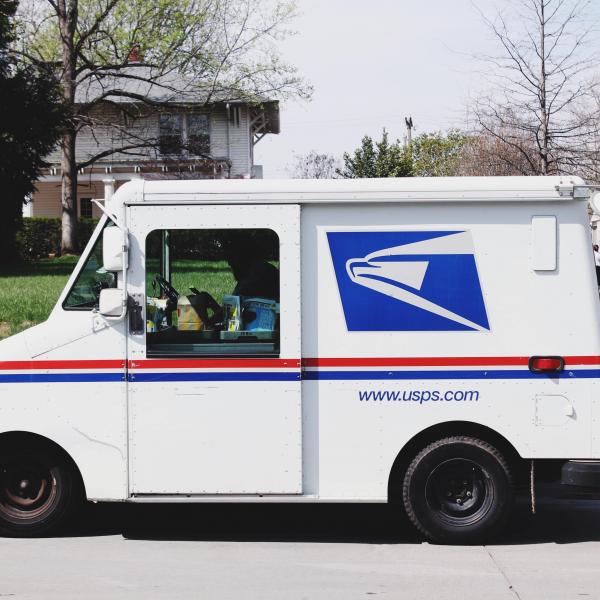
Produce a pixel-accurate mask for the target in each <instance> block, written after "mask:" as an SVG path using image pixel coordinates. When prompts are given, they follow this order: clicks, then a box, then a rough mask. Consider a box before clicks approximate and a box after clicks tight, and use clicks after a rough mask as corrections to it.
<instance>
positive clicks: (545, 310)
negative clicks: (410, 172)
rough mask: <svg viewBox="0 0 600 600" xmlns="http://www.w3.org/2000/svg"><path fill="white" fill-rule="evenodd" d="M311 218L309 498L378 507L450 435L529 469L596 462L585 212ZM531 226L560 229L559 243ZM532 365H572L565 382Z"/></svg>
mask: <svg viewBox="0 0 600 600" xmlns="http://www.w3.org/2000/svg"><path fill="white" fill-rule="evenodd" d="M302 217H303V218H302V244H303V261H302V286H303V297H302V312H303V314H302V322H303V340H302V343H303V359H304V365H305V370H304V378H305V381H304V383H303V405H304V423H305V428H304V431H305V433H304V435H305V439H304V448H305V451H304V452H305V454H304V457H305V458H304V461H305V488H306V490H305V491H308V492H310V493H316V494H319V496H321V497H323V498H329V497H331V498H374V499H378V498H384V497H385V496H386V495H387V482H388V476H389V473H390V469H391V466H392V464H393V461H394V459H395V457H396V456H397V454H398V452H399V451H400V450H401V448H402V447H403V446H404V444H405V443H406V442H407V441H408V440H410V439H411V438H412V437H413V436H414V435H416V434H418V433H419V432H420V431H422V430H423V429H425V428H427V427H429V426H431V425H434V424H437V423H442V422H451V421H470V422H473V423H478V424H482V425H485V426H487V427H490V428H492V429H494V430H495V431H497V432H498V433H500V434H501V435H503V436H504V437H505V438H506V439H507V440H508V441H509V442H510V443H511V444H513V445H514V447H515V448H516V449H517V451H518V452H519V453H520V454H521V456H522V457H524V458H573V457H588V458H593V457H599V456H600V447H599V445H598V443H597V437H596V439H595V442H594V445H593V447H592V431H591V427H592V402H593V397H594V392H595V391H596V389H597V383H596V382H597V380H598V377H599V376H600V364H599V362H600V360H599V355H600V338H599V336H598V331H599V326H600V311H599V302H598V289H597V285H596V278H595V272H594V266H593V260H592V254H591V239H590V230H589V223H588V220H587V212H586V206H585V204H584V203H582V202H580V203H576V202H573V201H569V202H553V203H552V204H550V203H548V204H543V203H535V204H533V203H525V202H524V203H522V204H518V205H517V204H514V205H511V206H510V211H509V210H507V208H506V205H503V204H501V203H489V202H486V203H485V205H484V204H483V203H481V204H471V205H461V204H459V203H458V204H457V203H453V204H452V205H451V206H450V205H447V204H416V203H415V204H408V205H378V204H375V203H373V204H371V205H369V204H361V205H346V206H343V207H342V206H335V207H334V206H331V205H320V206H317V205H309V206H306V207H304V209H303V213H302ZM538 217H556V235H555V236H554V238H553V236H552V235H551V233H552V231H551V228H550V229H549V228H548V221H549V220H548V219H543V221H544V226H543V228H544V231H543V235H541V236H540V235H539V230H536V229H537V226H536V219H537V218H538ZM553 240H554V241H553ZM540 244H550V245H551V246H547V247H540ZM552 244H554V245H553V246H552ZM552 252H555V253H556V264H555V267H556V268H554V269H552V266H553V265H552V260H551V258H552ZM540 257H541V258H540ZM549 257H550V259H549ZM540 260H541V262H540ZM540 267H541V268H540ZM536 355H543V356H551V355H558V356H562V357H565V358H566V368H565V371H564V372H563V373H561V374H560V375H559V376H549V375H546V374H535V373H532V372H531V371H530V370H529V368H528V359H529V357H531V356H536Z"/></svg>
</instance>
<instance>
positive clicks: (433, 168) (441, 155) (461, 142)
mask: <svg viewBox="0 0 600 600" xmlns="http://www.w3.org/2000/svg"><path fill="white" fill-rule="evenodd" d="M468 140H469V138H468V136H466V135H465V134H464V133H462V132H461V131H459V130H457V129H452V130H450V131H448V133H446V134H444V133H441V132H436V133H424V134H422V135H420V136H418V137H417V138H415V139H414V140H413V141H412V143H411V145H410V154H411V156H412V165H413V175H414V176H415V177H454V176H456V175H459V174H460V170H461V163H462V158H463V150H464V148H465V146H466V145H467V143H468Z"/></svg>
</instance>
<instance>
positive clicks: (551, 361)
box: [529, 356, 565, 373]
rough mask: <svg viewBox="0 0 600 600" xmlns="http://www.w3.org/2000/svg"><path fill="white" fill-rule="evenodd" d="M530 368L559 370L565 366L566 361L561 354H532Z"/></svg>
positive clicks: (543, 370) (547, 370)
mask: <svg viewBox="0 0 600 600" xmlns="http://www.w3.org/2000/svg"><path fill="white" fill-rule="evenodd" d="M529 368H530V369H531V370H532V371H536V372H544V373H549V372H557V371H562V370H563V369H564V368H565V361H564V359H563V358H561V357H560V356H532V357H531V358H530V359H529Z"/></svg>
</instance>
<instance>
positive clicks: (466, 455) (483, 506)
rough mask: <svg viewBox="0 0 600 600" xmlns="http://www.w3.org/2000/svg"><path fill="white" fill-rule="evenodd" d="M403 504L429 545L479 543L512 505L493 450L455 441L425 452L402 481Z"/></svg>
mask: <svg viewBox="0 0 600 600" xmlns="http://www.w3.org/2000/svg"><path fill="white" fill-rule="evenodd" d="M402 498H403V501H404V507H405V509H406V513H407V515H408V517H409V519H410V520H411V521H412V523H413V524H414V525H415V526H416V527H417V529H419V531H420V532H421V533H423V534H424V535H425V536H426V537H427V538H428V539H429V540H431V541H434V542H439V543H450V544H473V543H481V542H484V541H486V540H489V539H490V538H491V537H493V536H494V535H495V534H496V533H497V532H498V531H499V530H500V529H501V528H502V527H503V525H505V524H506V521H507V520H508V517H509V515H510V511H511V508H512V504H513V500H514V492H513V479H512V475H511V471H510V468H509V466H508V463H507V461H506V459H505V458H504V457H503V456H502V454H501V453H500V452H499V451H498V450H497V449H496V448H494V447H493V446H492V445H490V444H488V443H487V442H484V441H482V440H478V439H475V438H472V437H466V436H455V437H449V438H445V439H442V440H438V441H436V442H434V443H432V444H430V445H429V446H427V447H426V448H424V449H423V450H422V451H421V452H419V454H417V456H416V457H415V458H414V459H413V461H412V462H411V463H410V465H409V467H408V469H407V471H406V474H405V476H404V484H403V488H402Z"/></svg>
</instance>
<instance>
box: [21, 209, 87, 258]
mask: <svg viewBox="0 0 600 600" xmlns="http://www.w3.org/2000/svg"><path fill="white" fill-rule="evenodd" d="M97 223H98V221H97V219H80V220H79V224H78V230H77V234H78V239H79V250H80V251H81V250H83V248H85V245H86V244H87V242H88V240H89V239H90V237H91V235H92V232H93V231H94V228H95V227H96V224H97ZM60 232H61V221H60V219H59V218H54V217H29V218H26V219H24V220H23V229H22V230H21V231H20V232H19V234H18V235H17V246H18V250H19V255H20V256H21V257H22V258H23V259H24V260H35V259H36V258H41V257H46V256H48V255H49V254H56V255H58V254H59V253H60V237H61V236H60Z"/></svg>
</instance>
